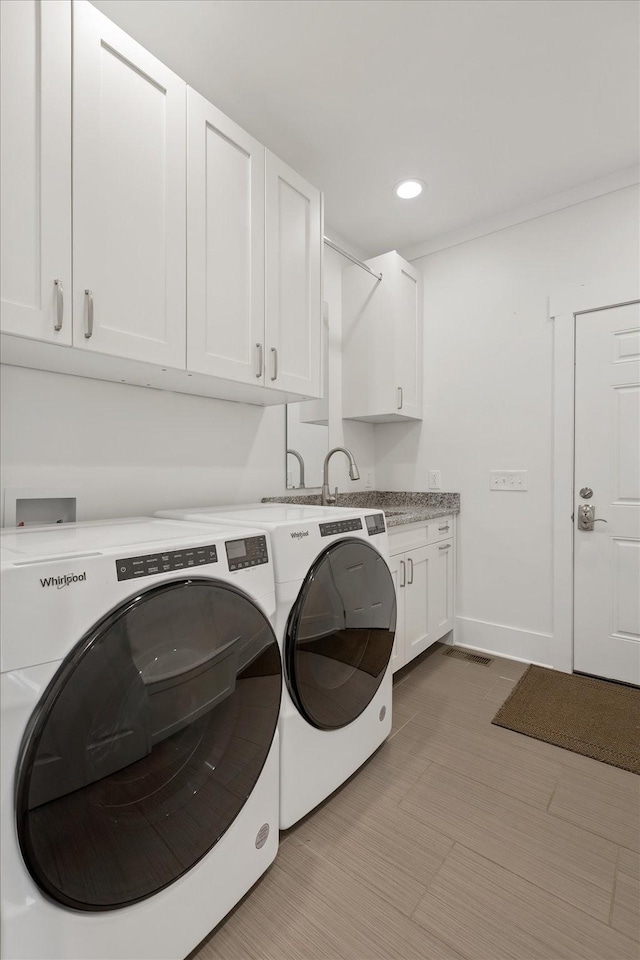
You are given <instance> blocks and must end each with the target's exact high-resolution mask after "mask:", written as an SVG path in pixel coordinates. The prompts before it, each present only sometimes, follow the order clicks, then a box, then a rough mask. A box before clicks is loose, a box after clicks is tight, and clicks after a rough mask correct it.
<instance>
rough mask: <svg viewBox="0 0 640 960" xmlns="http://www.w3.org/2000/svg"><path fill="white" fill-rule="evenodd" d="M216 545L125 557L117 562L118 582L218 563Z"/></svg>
mask: <svg viewBox="0 0 640 960" xmlns="http://www.w3.org/2000/svg"><path fill="white" fill-rule="evenodd" d="M217 562H218V551H217V550H216V547H215V544H213V543H212V544H208V545H207V546H205V547H187V548H185V549H184V550H168V551H167V552H166V553H147V554H145V555H144V556H142V557H124V558H123V559H122V560H116V571H117V574H118V580H137V579H138V577H152V576H153V575H154V574H156V573H171V572H173V571H174V570H189V569H191V568H192V567H201V566H202V565H203V564H205V563H217Z"/></svg>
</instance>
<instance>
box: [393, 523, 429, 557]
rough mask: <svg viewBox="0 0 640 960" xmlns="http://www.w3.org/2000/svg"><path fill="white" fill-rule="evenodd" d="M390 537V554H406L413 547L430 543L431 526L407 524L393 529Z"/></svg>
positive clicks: (426, 524)
mask: <svg viewBox="0 0 640 960" xmlns="http://www.w3.org/2000/svg"><path fill="white" fill-rule="evenodd" d="M388 535H389V553H390V554H391V555H394V554H398V553H404V551H405V550H411V549H412V548H413V547H420V546H423V545H424V544H426V543H428V542H429V525H428V523H426V522H422V523H407V524H402V525H400V526H397V527H391V528H390V529H389V531H388Z"/></svg>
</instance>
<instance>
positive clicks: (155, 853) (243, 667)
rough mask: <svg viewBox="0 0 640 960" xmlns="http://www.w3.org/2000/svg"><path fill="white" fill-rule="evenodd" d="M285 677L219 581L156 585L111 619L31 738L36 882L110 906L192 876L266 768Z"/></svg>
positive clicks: (64, 895) (29, 799)
mask: <svg viewBox="0 0 640 960" xmlns="http://www.w3.org/2000/svg"><path fill="white" fill-rule="evenodd" d="M281 679H282V674H281V664H280V655H279V651H278V645H277V642H276V639H275V636H274V633H273V631H272V629H271V626H270V624H269V622H268V620H267V619H266V617H265V616H264V614H263V613H262V612H261V611H260V610H259V609H258V607H257V606H256V605H255V604H254V603H253V602H252V601H251V600H250V599H249V598H248V597H247V596H245V595H244V594H242V593H240V592H239V591H237V590H235V589H234V588H233V587H230V586H229V585H227V584H223V583H216V582H215V581H211V580H188V581H178V582H174V583H171V584H165V585H163V586H161V587H157V588H155V589H152V590H149V591H147V592H146V593H143V594H141V595H139V596H138V597H136V598H134V599H132V600H131V601H129V602H128V603H126V604H125V605H123V606H122V607H120V608H119V609H117V610H116V611H114V612H113V613H112V614H110V615H109V616H108V617H106V618H105V619H104V620H103V621H102V622H101V623H100V624H98V625H97V626H96V627H95V628H94V630H92V631H91V633H90V634H89V635H88V636H87V637H85V638H84V640H83V641H81V642H80V643H79V644H78V646H77V647H76V649H75V650H74V651H73V653H72V654H71V656H70V657H68V658H67V660H66V661H65V663H64V664H63V665H62V667H61V668H60V670H59V671H58V673H57V675H56V677H55V678H54V680H53V681H52V683H51V684H50V686H49V688H48V690H47V692H46V693H45V695H44V697H43V699H42V701H41V703H40V705H39V707H38V710H37V711H36V714H35V715H34V718H33V720H32V723H31V728H30V730H29V731H28V733H27V736H26V737H25V743H24V746H23V751H22V755H21V761H20V765H19V771H18V793H17V817H18V835H19V840H20V845H21V848H22V852H23V856H24V858H25V861H26V864H27V866H28V868H29V870H30V872H31V873H32V875H33V877H34V878H35V879H36V881H37V882H38V883H39V884H40V886H41V887H43V888H44V889H45V890H46V891H47V893H49V895H50V896H52V897H53V898H55V899H56V900H59V901H61V902H62V903H64V904H66V905H67V906H71V907H75V908H77V909H83V910H107V909H112V908H115V907H120V906H124V905H126V904H129V903H133V902H135V901H136V900H141V899H143V898H144V897H148V896H150V895H151V894H153V893H154V892H156V891H157V890H159V889H161V888H162V887H165V886H167V884H169V883H171V882H172V881H173V880H175V879H177V878H178V877H180V876H181V875H182V874H184V873H185V872H186V871H187V870H189V869H190V868H191V867H192V866H193V865H194V864H195V863H196V862H197V861H198V860H200V858H201V857H203V856H204V855H205V854H206V853H207V852H208V851H209V850H211V848H212V847H213V846H214V844H215V843H216V841H217V840H218V839H219V838H220V837H221V836H222V834H223V833H224V832H225V831H226V830H227V828H228V827H229V826H230V824H231V823H233V821H234V819H235V818H236V817H237V815H238V813H239V812H240V810H241V809H242V807H243V805H244V803H245V801H246V800H247V798H248V796H249V794H250V793H251V791H252V789H253V787H254V785H255V783H256V780H257V779H258V777H259V775H260V772H261V770H262V767H263V765H264V762H265V760H266V757H267V754H268V752H269V749H270V747H271V743H272V740H273V736H274V733H275V729H276V725H277V721H278V713H279V708H280V693H281Z"/></svg>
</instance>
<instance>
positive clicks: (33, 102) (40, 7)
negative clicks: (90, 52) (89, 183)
mask: <svg viewBox="0 0 640 960" xmlns="http://www.w3.org/2000/svg"><path fill="white" fill-rule="evenodd" d="M0 18H1V20H0V36H1V42H2V52H1V57H0V61H1V65H2V76H1V86H0V92H1V97H2V101H1V110H0V118H1V129H0V134H1V145H2V160H1V164H2V177H1V178H0V180H1V185H2V186H1V190H2V193H1V201H2V204H1V205H2V218H1V238H0V247H1V250H2V254H1V264H0V290H1V294H0V298H1V300H2V308H1V314H0V317H1V321H0V324H1V327H2V331H3V332H4V333H15V334H18V335H19V336H23V337H34V338H36V339H38V340H50V341H53V342H56V343H63V344H67V345H68V344H70V343H71V3H70V0H47V2H46V3H45V2H40V0H3V2H2V3H1V4H0Z"/></svg>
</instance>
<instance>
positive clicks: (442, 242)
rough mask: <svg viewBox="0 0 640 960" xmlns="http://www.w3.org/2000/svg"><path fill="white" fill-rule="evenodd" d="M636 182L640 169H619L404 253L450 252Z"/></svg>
mask: <svg viewBox="0 0 640 960" xmlns="http://www.w3.org/2000/svg"><path fill="white" fill-rule="evenodd" d="M636 183H640V166H633V167H627V168H625V169H624V170H618V171H617V172H616V173H611V174H609V175H608V176H606V177H601V178H600V179H598V180H591V181H589V183H582V184H579V186H577V187H572V188H571V189H570V190H565V191H564V192H563V193H556V194H553V196H550V197H545V198H544V199H542V200H536V201H534V202H533V203H528V204H526V205H525V206H522V207H516V208H515V209H514V210H510V211H509V212H508V213H504V214H501V215H500V216H499V217H492V218H491V219H488V220H481V221H479V222H478V223H473V224H469V226H466V227H461V228H460V229H458V230H453V231H452V232H451V233H446V234H440V235H439V236H437V237H433V238H432V239H431V240H425V241H424V242H423V243H418V244H415V245H414V246H413V247H407V248H405V249H404V250H401V251H400V252H401V254H402V256H403V257H404V258H405V260H409V261H411V260H418V259H420V257H426V256H427V255H428V254H430V253H437V252H438V251H439V250H447V249H448V248H449V247H456V246H458V245H459V244H461V243H467V242H468V241H469V240H477V239H478V238H479V237H486V236H488V235H489V234H491V233H497V232H498V231H500V230H506V229H507V228H508V227H514V226H516V224H518V223H526V222H527V221H528V220H537V219H538V217H544V216H546V215H547V214H549V213H554V212H555V211H556V210H564V209H565V208H566V207H573V206H575V205H576V204H578V203H584V202H585V201H586V200H593V199H595V198H596V197H602V196H604V195H605V194H607V193H615V192H616V191H617V190H624V189H625V188H626V187H631V186H633V185H634V184H636Z"/></svg>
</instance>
